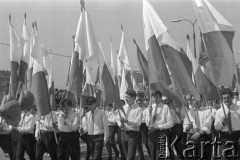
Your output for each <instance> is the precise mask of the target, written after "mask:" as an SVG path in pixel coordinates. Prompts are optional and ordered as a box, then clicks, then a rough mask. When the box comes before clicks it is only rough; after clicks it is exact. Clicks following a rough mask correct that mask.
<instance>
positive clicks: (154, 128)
mask: <svg viewBox="0 0 240 160" xmlns="http://www.w3.org/2000/svg"><path fill="white" fill-rule="evenodd" d="M146 115H147V117H146V125H147V126H148V128H149V133H148V142H149V148H150V151H151V158H152V160H157V159H158V158H159V148H160V144H159V137H160V136H165V137H167V136H169V135H170V128H171V127H172V126H173V119H172V115H171V111H170V109H169V107H168V106H167V105H166V104H164V103H162V93H161V92H160V91H159V90H155V91H152V93H151V100H150V103H149V105H148V109H147V110H146ZM167 140H169V138H167ZM165 151H166V150H165Z"/></svg>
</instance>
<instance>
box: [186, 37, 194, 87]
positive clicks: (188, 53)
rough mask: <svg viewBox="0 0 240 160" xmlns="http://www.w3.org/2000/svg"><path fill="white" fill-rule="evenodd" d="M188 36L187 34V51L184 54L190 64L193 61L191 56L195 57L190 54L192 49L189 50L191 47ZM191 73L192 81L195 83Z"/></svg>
mask: <svg viewBox="0 0 240 160" xmlns="http://www.w3.org/2000/svg"><path fill="white" fill-rule="evenodd" d="M189 38H190V37H189V35H187V39H188V41H187V52H186V55H187V57H188V59H189V60H190V61H191V64H192V63H193V58H195V56H194V55H193V54H192V51H191V48H190V42H189ZM192 71H193V70H192ZM191 75H192V81H193V83H194V84H195V78H194V74H193V73H192V74H191Z"/></svg>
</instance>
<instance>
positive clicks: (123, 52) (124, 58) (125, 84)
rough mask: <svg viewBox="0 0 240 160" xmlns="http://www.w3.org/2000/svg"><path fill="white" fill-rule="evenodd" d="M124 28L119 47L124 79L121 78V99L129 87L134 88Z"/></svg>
mask: <svg viewBox="0 0 240 160" xmlns="http://www.w3.org/2000/svg"><path fill="white" fill-rule="evenodd" d="M121 28H122V37H121V42H120V48H119V53H118V55H119V57H118V58H119V60H120V63H121V64H122V66H123V68H122V77H121V78H122V80H121V87H120V97H121V99H124V95H125V92H126V91H127V90H129V89H132V90H133V84H132V79H131V72H132V71H131V68H130V63H129V57H128V50H127V45H126V42H125V33H124V30H123V27H122V26H121Z"/></svg>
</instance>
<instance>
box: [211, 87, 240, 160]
mask: <svg viewBox="0 0 240 160" xmlns="http://www.w3.org/2000/svg"><path fill="white" fill-rule="evenodd" d="M221 97H222V100H223V106H222V107H221V108H220V109H218V110H217V112H216V116H215V123H214V127H215V129H216V130H217V131H220V139H221V142H222V146H221V149H220V153H223V151H224V149H226V148H229V146H227V145H225V143H226V142H227V141H229V142H230V143H234V150H233V151H234V155H233V153H232V151H229V152H225V154H227V155H224V156H222V157H221V159H222V160H223V159H230V158H232V159H233V156H236V155H239V149H240V148H239V142H238V141H239V138H240V125H239V123H240V107H239V106H238V105H236V104H234V103H233V102H232V98H233V93H232V91H231V89H229V88H224V89H223V90H222V91H221ZM225 113H226V114H225ZM232 145H233V144H232Z"/></svg>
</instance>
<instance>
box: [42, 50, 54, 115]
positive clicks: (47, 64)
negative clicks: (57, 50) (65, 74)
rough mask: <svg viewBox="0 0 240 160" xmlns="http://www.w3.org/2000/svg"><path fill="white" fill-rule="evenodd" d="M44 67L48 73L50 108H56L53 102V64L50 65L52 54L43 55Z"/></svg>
mask: <svg viewBox="0 0 240 160" xmlns="http://www.w3.org/2000/svg"><path fill="white" fill-rule="evenodd" d="M43 61H44V68H45V70H46V71H47V75H48V94H49V100H50V106H51V110H54V111H55V110H56V109H57V108H56V103H55V90H54V76H53V66H52V56H51V54H49V55H47V56H45V57H43Z"/></svg>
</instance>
